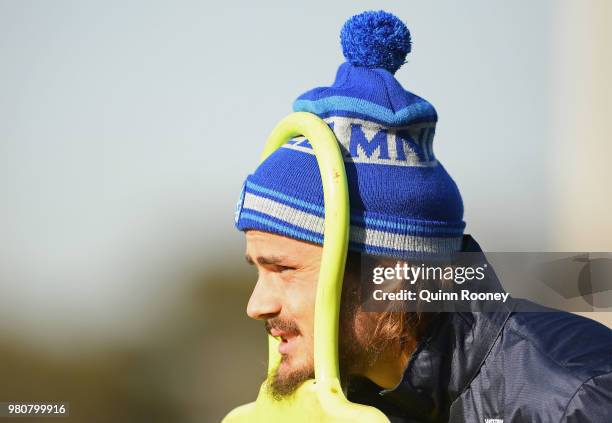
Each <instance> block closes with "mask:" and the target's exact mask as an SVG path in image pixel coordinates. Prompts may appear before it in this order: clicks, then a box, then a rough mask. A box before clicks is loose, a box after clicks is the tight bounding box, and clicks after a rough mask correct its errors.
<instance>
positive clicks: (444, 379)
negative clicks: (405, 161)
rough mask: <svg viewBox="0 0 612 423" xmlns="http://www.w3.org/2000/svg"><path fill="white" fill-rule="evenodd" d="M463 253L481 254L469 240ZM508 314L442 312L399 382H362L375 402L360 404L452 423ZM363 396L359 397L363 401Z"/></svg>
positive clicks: (464, 246)
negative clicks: (455, 405)
mask: <svg viewBox="0 0 612 423" xmlns="http://www.w3.org/2000/svg"><path fill="white" fill-rule="evenodd" d="M462 251H464V252H480V253H482V250H481V248H480V246H479V245H478V243H477V242H476V241H475V240H474V239H473V238H472V237H471V236H470V235H465V236H464V238H463V245H462ZM482 259H483V260H484V255H483V257H482ZM495 279H496V282H499V281H497V278H496V277H495ZM509 314H510V309H508V310H505V311H500V312H477V313H475V312H455V313H440V314H439V315H438V316H436V318H435V319H434V321H433V322H432V324H431V326H430V328H429V330H428V335H427V336H426V337H425V338H424V340H422V341H421V342H420V344H419V345H418V346H417V349H416V350H415V352H414V353H413V354H412V356H411V358H410V360H409V362H408V365H407V366H406V369H405V370H404V375H403V377H402V380H401V381H400V383H399V384H398V385H397V386H396V387H395V388H392V389H386V390H382V391H380V388H377V387H376V385H374V384H373V383H371V382H369V381H362V382H361V383H362V385H361V388H363V387H364V385H363V384H365V385H368V384H369V389H368V390H369V391H370V398H369V399H368V398H367V396H366V397H363V396H361V399H362V400H364V401H374V403H372V405H374V406H376V407H379V408H380V409H381V410H382V411H383V412H390V413H392V414H393V415H397V416H406V417H408V416H409V417H412V418H415V419H417V420H418V421H424V422H438V421H444V422H446V421H448V413H449V408H450V405H451V403H452V402H453V401H454V400H455V399H456V398H457V397H458V396H459V395H461V393H462V392H463V391H464V390H465V389H466V388H467V387H468V386H469V384H470V383H471V381H472V379H473V378H474V377H475V376H476V373H477V372H478V369H479V368H480V367H481V365H482V363H483V362H484V360H485V358H486V356H487V355H488V352H489V351H490V349H491V348H492V346H493V344H494V342H495V340H496V338H497V337H498V335H499V333H500V332H501V330H502V328H503V326H504V324H505V322H506V320H507V318H508V316H509ZM366 389H367V388H366ZM375 391H378V392H377V395H373V393H374V392H375ZM349 395H350V391H349ZM359 396H360V395H355V397H356V398H357V399H358V400H359ZM376 397H378V398H376Z"/></svg>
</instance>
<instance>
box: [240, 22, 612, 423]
mask: <svg viewBox="0 0 612 423" xmlns="http://www.w3.org/2000/svg"><path fill="white" fill-rule="evenodd" d="M341 42H342V47H343V52H344V55H345V57H346V59H347V62H346V63H344V64H342V65H341V66H340V68H339V69H338V72H337V75H336V80H335V82H334V83H333V85H332V86H330V87H321V88H315V89H314V90H311V91H309V92H307V93H305V94H303V95H302V96H300V97H299V98H298V99H297V100H296V101H295V103H294V106H293V108H294V110H295V111H307V112H311V113H315V114H317V115H318V116H320V117H321V118H323V119H324V120H325V121H326V123H327V124H328V125H329V126H330V127H331V128H332V130H333V131H334V133H335V134H336V137H337V139H338V142H339V143H340V147H341V150H342V152H343V154H344V159H345V167H346V172H347V179H348V184H349V195H350V202H351V227H350V240H349V249H350V250H351V253H350V254H349V257H348V260H347V266H346V272H345V281H344V286H343V293H342V309H341V316H340V326H341V331H340V332H341V333H340V339H339V345H340V366H341V374H342V379H343V384H344V385H345V386H346V389H347V392H348V397H349V399H350V400H352V401H355V402H361V403H364V404H369V405H373V406H376V407H378V408H379V409H381V410H382V411H383V412H384V413H385V414H387V415H388V416H389V417H390V418H391V419H392V420H393V421H402V422H446V421H450V422H486V421H490V422H493V421H495V422H504V423H510V422H597V423H604V422H610V421H612V331H610V330H609V329H608V328H606V327H604V326H603V325H600V324H598V323H596V322H594V321H591V320H589V319H585V318H582V317H578V316H575V315H572V314H569V313H564V312H550V311H545V310H544V309H542V311H541V312H536V313H533V312H531V313H520V312H516V311H513V309H512V307H508V308H506V309H503V310H500V311H497V312H491V313H480V312H469V311H462V312H456V313H416V312H379V313H372V312H367V311H366V310H364V307H363V305H362V304H361V303H360V295H359V293H360V291H361V289H362V286H361V285H360V272H359V271H360V264H359V263H360V255H366V256H367V257H369V258H374V259H377V258H378V259H379V260H380V261H381V263H382V262H389V261H390V260H391V261H392V262H393V261H394V260H395V261H396V262H409V261H410V260H411V259H413V258H414V257H419V256H420V255H421V256H422V255H428V256H444V255H449V254H453V253H457V252H460V251H470V252H480V251H481V250H480V247H479V246H478V244H477V243H476V242H475V241H474V240H473V239H472V238H471V237H470V236H469V235H464V233H463V231H464V227H465V223H464V222H463V204H462V200H461V196H460V193H459V190H458V189H457V186H456V185H455V183H454V181H453V180H452V178H451V177H450V175H449V174H448V173H447V172H446V170H445V169H444V167H443V166H442V164H441V163H440V162H439V161H438V159H437V157H436V156H435V154H434V152H433V149H432V142H433V135H434V131H435V124H436V121H437V115H436V112H435V109H434V108H433V106H432V105H431V104H430V103H428V102H427V101H426V100H424V99H422V98H420V97H418V96H416V95H414V94H412V93H410V92H408V91H406V90H404V89H403V88H402V86H401V85H400V84H399V82H398V81H397V80H396V79H395V77H394V76H393V74H394V73H395V71H396V70H397V69H398V68H399V67H400V66H401V65H402V64H403V63H404V61H405V57H406V55H407V53H408V52H409V51H410V48H411V42H410V33H409V31H408V29H407V28H406V26H405V25H404V24H403V23H402V22H401V21H400V20H399V19H397V18H396V17H395V16H393V15H390V14H388V13H385V12H382V11H381V12H365V13H362V14H360V15H356V16H354V17H352V18H351V19H350V20H349V21H347V23H346V24H345V25H344V27H343V29H342V33H341ZM323 216H324V205H323V193H322V188H321V181H320V176H319V171H318V167H317V163H316V160H315V157H314V155H313V151H312V147H311V145H310V144H309V142H308V140H305V139H303V138H297V139H295V140H292V141H290V142H288V143H287V144H285V145H284V146H283V147H282V148H280V149H279V150H277V151H276V152H275V153H274V154H272V155H271V156H270V157H269V158H268V159H267V160H265V161H264V162H263V163H262V164H261V165H260V166H259V167H258V168H257V170H256V171H255V172H254V173H253V174H252V175H250V176H249V177H248V178H247V180H246V181H245V184H244V186H243V191H242V193H241V196H240V200H239V203H238V206H237V212H236V226H237V227H238V229H240V230H242V231H245V232H246V241H247V248H246V258H247V261H248V262H249V263H251V264H253V265H254V266H256V267H257V270H258V280H257V284H256V285H255V288H254V290H253V293H252V296H251V298H250V300H249V303H248V307H247V313H248V315H249V316H250V317H252V318H254V319H259V320H262V321H264V322H265V326H266V329H267V331H268V333H270V334H271V335H272V336H275V337H279V338H280V339H281V343H280V346H279V352H280V353H281V356H282V360H281V363H280V366H279V368H278V369H277V371H276V374H275V375H274V376H273V378H272V381H271V383H270V389H271V393H272V394H273V395H274V396H275V397H276V398H278V399H279V400H282V398H283V397H285V396H288V395H291V393H292V392H293V391H294V390H295V389H297V387H298V386H299V385H300V384H301V383H302V382H303V381H305V380H307V379H309V378H312V377H313V376H314V375H313V317H314V316H313V311H314V301H315V292H316V284H317V279H318V272H319V265H320V259H321V244H322V241H323Z"/></svg>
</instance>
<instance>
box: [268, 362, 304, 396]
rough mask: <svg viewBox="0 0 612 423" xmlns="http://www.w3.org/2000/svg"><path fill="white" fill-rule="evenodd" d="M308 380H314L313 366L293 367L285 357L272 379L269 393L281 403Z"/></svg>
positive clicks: (269, 384)
mask: <svg viewBox="0 0 612 423" xmlns="http://www.w3.org/2000/svg"><path fill="white" fill-rule="evenodd" d="M308 379H314V368H313V366H312V365H303V366H301V367H297V366H293V365H292V364H291V360H290V359H288V357H283V359H282V360H281V363H280V365H279V366H278V369H277V370H276V371H275V372H274V374H273V375H272V376H271V378H270V381H269V383H268V391H269V393H270V394H271V395H272V397H273V398H274V399H276V400H277V401H280V400H282V399H284V398H287V397H289V396H290V395H291V394H293V393H294V392H295V391H296V389H297V388H299V387H300V385H301V384H302V383H304V382H306V381H307V380H308Z"/></svg>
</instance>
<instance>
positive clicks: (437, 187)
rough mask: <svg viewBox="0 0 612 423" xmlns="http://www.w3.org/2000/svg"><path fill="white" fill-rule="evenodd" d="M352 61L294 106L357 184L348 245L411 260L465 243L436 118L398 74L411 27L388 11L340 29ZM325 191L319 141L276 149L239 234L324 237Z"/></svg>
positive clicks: (256, 178)
mask: <svg viewBox="0 0 612 423" xmlns="http://www.w3.org/2000/svg"><path fill="white" fill-rule="evenodd" d="M341 44H342V48H343V52H344V56H345V58H346V60H347V62H345V63H343V64H342V65H341V66H340V68H339V69H338V72H337V74H336V80H335V81H334V83H333V84H332V86H331V87H320V88H315V89H313V90H311V91H308V92H306V93H304V94H302V95H301V96H300V97H298V98H297V100H296V101H295V102H294V103H293V110H294V111H296V112H311V113H314V114H316V115H318V116H319V117H321V118H322V119H323V120H325V122H326V123H327V124H328V125H329V126H330V128H331V129H332V130H333V131H334V133H335V135H336V138H337V139H338V142H339V143H340V148H341V151H342V152H343V154H344V161H345V167H346V173H347V179H348V185H349V198H350V205H351V228H350V235H349V249H350V250H352V251H358V252H365V253H369V254H374V255H384V256H392V257H397V258H410V257H414V256H418V255H422V254H424V255H430V254H434V255H438V254H442V255H445V254H448V253H452V252H455V251H459V250H460V249H461V243H462V236H463V230H464V228H465V223H464V222H463V203H462V201H461V195H460V193H459V190H458V189H457V186H456V185H455V182H454V181H453V180H452V179H451V177H450V176H449V174H448V173H447V172H446V170H445V169H444V167H443V166H442V164H441V163H440V162H439V161H438V159H437V158H436V156H435V155H434V152H433V150H432V142H433V137H434V132H435V128H436V121H437V114H436V111H435V109H434V108H433V106H432V105H431V104H430V103H429V102H427V101H426V100H424V99H422V98H420V97H418V96H416V95H415V94H412V93H411V92H409V91H406V90H404V89H403V88H402V86H401V85H400V83H399V82H398V81H397V80H396V79H395V77H394V76H393V74H394V73H395V71H396V70H397V69H399V67H400V66H401V65H402V64H403V63H404V62H405V58H406V55H407V54H408V53H409V52H410V48H411V40H410V32H409V31H408V28H406V26H405V25H404V23H403V22H401V21H400V20H399V19H398V18H397V17H395V16H394V15H391V14H389V13H386V12H383V11H379V12H364V13H361V14H359V15H356V16H353V17H352V18H350V19H349V20H348V21H347V22H346V23H345V24H344V26H343V28H342V31H341ZM323 216H324V206H323V189H322V186H321V177H320V174H319V169H318V166H317V162H316V159H315V156H314V154H313V150H312V146H311V145H310V143H309V142H308V140H307V139H305V138H304V137H298V138H295V139H293V140H291V141H289V142H288V143H286V144H285V145H284V146H283V147H281V148H279V149H278V150H276V151H275V152H274V153H273V154H272V155H270V156H269V157H268V158H267V159H266V160H265V161H264V162H263V163H261V164H260V166H259V167H258V168H257V169H256V170H255V172H254V173H253V174H251V175H249V176H248V177H247V179H246V181H245V183H244V185H243V188H242V192H241V194H240V198H239V201H238V204H237V206H236V216H235V223H236V227H237V228H238V229H239V230H242V231H245V230H249V229H257V230H261V231H267V232H272V233H276V234H280V235H283V236H287V237H291V238H295V239H299V240H304V241H309V242H313V243H318V244H322V243H323Z"/></svg>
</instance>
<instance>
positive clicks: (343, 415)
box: [223, 112, 389, 423]
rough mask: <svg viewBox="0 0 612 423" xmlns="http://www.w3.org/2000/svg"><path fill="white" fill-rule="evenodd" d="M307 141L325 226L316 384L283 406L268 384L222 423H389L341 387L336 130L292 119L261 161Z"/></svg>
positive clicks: (343, 204)
mask: <svg viewBox="0 0 612 423" xmlns="http://www.w3.org/2000/svg"><path fill="white" fill-rule="evenodd" d="M299 135H303V136H305V137H306V138H307V139H308V140H309V142H310V144H311V145H312V147H313V150H314V153H315V157H316V159H317V164H318V166H319V171H320V174H321V183H322V185H323V198H324V202H325V224H324V232H323V237H324V240H323V252H322V257H321V269H320V271H319V280H318V285H317V295H316V302H315V324H314V367H315V379H314V380H308V381H306V382H304V383H303V384H302V385H301V386H300V387H299V388H298V389H297V390H296V391H295V393H294V394H292V395H291V396H290V397H289V398H287V399H284V400H282V401H277V400H275V399H274V398H272V397H271V395H269V393H268V390H267V386H266V384H267V381H266V382H264V383H263V384H262V385H261V388H260V390H259V395H258V396H257V400H256V401H255V402H252V403H249V404H245V405H243V406H240V407H238V408H235V409H234V410H232V411H231V412H230V413H229V414H228V415H227V416H226V417H225V418H224V419H223V423H238V422H239V423H243V422H248V423H253V422H259V423H274V422H288V421H290V422H292V423H302V422H303V423H310V422H327V423H332V422H333V423H349V422H351V423H366V422H367V423H388V422H389V420H388V419H387V418H386V417H385V415H384V414H383V413H382V412H381V411H380V410H378V409H376V408H374V407H369V406H364V405H360V404H354V403H351V402H350V401H348V400H347V399H346V397H345V396H344V394H343V392H342V389H341V386H340V374H339V369H338V327H339V321H338V319H339V312H340V295H341V292H342V281H343V277H344V265H345V262H346V252H347V247H348V235H349V224H350V220H349V197H348V184H347V180H346V172H345V169H344V161H343V158H342V152H341V151H340V147H339V145H338V141H337V140H336V137H335V135H334V133H333V132H332V130H331V129H330V128H329V126H327V124H326V123H325V122H324V121H323V120H322V119H320V118H319V117H318V116H316V115H314V114H312V113H306V112H297V113H292V114H291V115H289V116H287V117H286V118H285V119H283V120H282V121H281V122H280V123H279V124H278V125H277V126H276V127H275V128H274V130H273V131H272V134H271V135H270V137H269V139H268V142H267V143H266V146H265V148H264V152H263V154H262V161H263V160H265V159H266V158H267V157H268V156H270V154H272V153H273V152H274V151H276V150H277V149H278V148H280V147H281V146H282V145H283V144H285V143H286V142H287V141H289V140H290V139H292V138H294V137H296V136H299ZM278 343H279V341H278V340H277V339H276V338H273V337H271V336H270V337H269V344H268V375H269V376H270V375H272V374H273V372H274V370H275V369H276V368H277V366H278V364H279V362H280V354H279V353H278Z"/></svg>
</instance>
